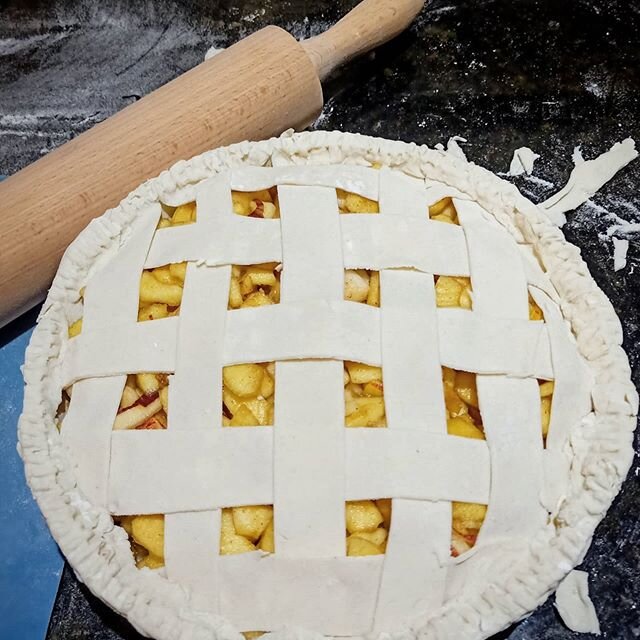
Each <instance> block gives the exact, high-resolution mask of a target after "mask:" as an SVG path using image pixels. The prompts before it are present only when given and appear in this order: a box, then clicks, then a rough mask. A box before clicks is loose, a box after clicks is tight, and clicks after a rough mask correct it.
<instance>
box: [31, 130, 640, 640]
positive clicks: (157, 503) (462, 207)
mask: <svg viewBox="0 0 640 640" xmlns="http://www.w3.org/2000/svg"><path fill="white" fill-rule="evenodd" d="M621 342H622V332H621V328H620V324H619V322H618V319H617V317H616V315H615V313H614V311H613V309H612V307H611V304H610V302H609V301H608V299H607V298H606V296H605V295H604V294H603V293H602V292H601V291H600V290H599V289H598V287H597V285H596V283H595V282H594V281H593V279H592V278H591V276H590V274H589V272H588V270H587V267H586V265H585V264H584V262H583V261H582V260H581V258H580V255H579V251H578V250H577V249H576V248H575V247H573V246H572V245H570V244H568V243H567V242H566V241H565V239H564V237H563V235H562V233H561V232H560V231H559V230H558V229H557V228H556V227H555V226H554V225H553V224H552V223H551V222H550V221H549V220H548V218H546V216H545V214H544V213H542V212H541V211H540V210H539V209H538V208H537V207H536V206H535V205H534V204H532V203H531V202H530V201H528V200H527V199H525V198H524V197H523V196H522V195H520V194H519V192H518V191H517V190H516V189H515V188H514V187H513V186H511V185H510V184H508V183H507V182H505V181H503V180H500V179H499V178H497V177H496V176H495V175H493V174H491V173H489V172H487V171H486V170H484V169H481V168H479V167H477V166H475V165H473V164H470V163H465V162H464V161H462V160H460V159H459V158H456V157H453V156H452V155H450V154H448V153H446V152H444V151H438V150H431V149H427V148H426V147H418V146H416V145H412V144H406V143H400V142H391V141H387V140H382V139H376V138H370V137H365V136H359V135H353V134H342V133H327V132H315V133H305V134H288V135H285V136H283V137H281V138H278V139H274V140H269V141H265V142H257V143H248V142H247V143H242V144H238V145H234V146H231V147H227V148H225V149H218V150H214V151H211V152H208V153H205V154H203V155H201V156H198V157H196V158H193V159H192V160H190V161H188V162H180V163H178V164H177V165H175V166H174V167H173V168H172V169H170V170H169V171H168V172H165V173H164V174H162V175H161V176H159V177H158V178H156V179H154V180H150V181H148V182H146V183H145V184H143V185H142V186H141V187H140V188H139V189H137V190H136V191H135V192H133V193H132V194H130V196H129V197H127V198H126V199H125V200H124V201H123V202H122V203H121V204H120V205H119V206H118V207H116V208H115V209H112V210H110V211H108V212H107V213H105V214H104V215H103V216H101V217H100V218H98V219H96V220H95V221H93V222H92V223H91V224H90V225H89V226H88V227H87V229H86V230H85V231H83V232H82V233H81V234H80V236H79V237H78V239H77V240H76V241H75V242H74V243H73V244H72V245H71V246H70V247H69V249H68V251H67V252H66V254H65V256H64V258H63V260H62V262H61V265H60V268H59V271H58V274H57V276H56V278H55V280H54V283H53V285H52V288H51V291H50V293H49V296H48V298H47V301H46V303H45V305H44V307H43V310H42V313H41V316H40V319H39V323H38V326H37V328H36V330H35V332H34V334H33V338H32V341H31V344H30V346H29V349H28V352H27V358H26V363H25V368H24V375H25V380H26V390H25V406H24V412H23V415H22V417H21V420H20V427H19V430H20V434H19V435H20V449H21V453H22V455H23V458H24V461H25V468H26V475H27V479H28V481H29V484H30V486H31V488H32V491H33V493H34V496H35V498H36V499H37V501H38V503H39V504H40V507H41V509H42V512H43V514H44V515H45V517H46V518H47V521H48V524H49V527H50V529H51V531H52V534H53V535H54V537H55V539H56V540H57V542H58V544H59V545H60V548H61V550H62V552H63V553H64V554H65V556H66V557H67V559H68V560H69V562H70V564H71V565H72V566H73V568H74V569H75V571H76V573H77V574H78V576H79V577H80V579H81V580H83V581H84V582H85V583H86V584H87V585H88V587H89V588H90V589H91V590H92V591H93V592H94V593H95V594H96V595H97V596H98V597H100V598H101V599H102V600H104V601H105V602H106V603H107V604H109V605H110V606H111V607H112V608H114V609H115V610H116V611H118V612H120V613H121V614H123V615H125V616H126V617H127V618H128V619H129V621H130V622H131V623H132V624H133V625H134V626H135V627H136V628H137V629H138V630H140V631H141V632H142V633H144V634H146V635H149V636H152V637H155V638H186V637H188V638H238V637H239V632H243V633H245V635H247V636H249V637H250V636H252V635H258V634H260V633H263V632H271V633H272V635H273V636H274V637H275V636H277V637H284V636H285V635H286V636H287V637H289V636H291V635H294V636H295V637H301V638H306V637H309V638H310V637H312V636H314V637H318V636H319V635H325V636H347V637H351V636H362V635H365V634H368V635H372V637H382V636H385V637H386V636H388V635H389V634H393V635H394V636H397V637H409V636H414V635H416V634H419V635H420V636H421V637H423V638H452V637H455V638H484V637H488V636H489V635H491V634H492V633H495V632H497V631H499V630H500V629H503V628H505V627H506V626H508V625H509V624H511V623H512V622H514V621H515V620H518V619H520V618H522V617H523V616H525V615H527V614H528V613H529V612H530V611H532V610H533V609H534V608H535V607H536V606H537V605H538V604H540V603H541V602H542V601H543V600H544V599H546V597H547V596H548V595H549V594H550V593H551V592H553V591H554V589H555V588H556V587H557V585H558V583H559V582H560V580H562V578H563V577H564V576H565V575H566V574H567V573H568V572H569V571H570V570H571V569H572V567H574V566H575V565H576V564H578V563H579V562H580V560H581V558H582V557H583V555H584V553H585V552H586V549H587V548H588V546H589V542H590V539H591V536H592V534H593V531H594V529H595V527H596V525H597V524H598V522H599V521H600V520H601V518H602V517H603V515H604V513H605V512H606V510H607V508H608V506H609V504H610V502H611V500H612V499H613V497H614V496H615V495H616V493H617V491H618V490H619V487H620V484H621V482H622V480H623V479H624V477H625V475H626V473H627V470H628V468H629V465H630V463H631V459H632V456H633V449H632V444H631V443H632V436H633V429H634V427H635V416H636V414H637V394H636V391H635V389H634V387H633V385H632V383H631V381H630V370H629V365H628V361H627V358H626V355H625V354H624V352H623V351H622V349H621V347H620V345H621ZM252 426H259V427H260V428H255V429H254V428H250V427H252ZM232 427H237V428H232ZM349 427H353V428H349Z"/></svg>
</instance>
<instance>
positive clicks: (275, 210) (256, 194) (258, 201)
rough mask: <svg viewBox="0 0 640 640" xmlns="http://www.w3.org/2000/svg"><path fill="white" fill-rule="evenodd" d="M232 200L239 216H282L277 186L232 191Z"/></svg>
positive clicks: (234, 210)
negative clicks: (256, 189)
mask: <svg viewBox="0 0 640 640" xmlns="http://www.w3.org/2000/svg"><path fill="white" fill-rule="evenodd" d="M231 201H232V204H233V212H234V213H235V214H236V215H238V216H246V217H249V218H264V219H267V220H268V219H272V218H279V217H280V204H279V202H278V188H277V187H269V188H268V189H261V190H259V191H232V192H231Z"/></svg>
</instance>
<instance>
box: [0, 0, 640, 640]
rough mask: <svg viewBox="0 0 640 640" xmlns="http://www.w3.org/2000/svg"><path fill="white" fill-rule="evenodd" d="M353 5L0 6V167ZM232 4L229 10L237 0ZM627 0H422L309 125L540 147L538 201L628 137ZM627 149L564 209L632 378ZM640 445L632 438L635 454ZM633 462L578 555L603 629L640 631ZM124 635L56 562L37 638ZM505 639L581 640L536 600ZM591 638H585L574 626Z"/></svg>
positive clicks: (632, 40) (639, 258)
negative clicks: (580, 157) (578, 166)
mask: <svg viewBox="0 0 640 640" xmlns="http://www.w3.org/2000/svg"><path fill="white" fill-rule="evenodd" d="M354 4H355V2H354V1H353V0H351V1H349V0H340V1H339V2H332V1H331V0H318V1H316V2H311V1H307V0H281V1H279V0H266V1H265V2H257V1H249V2H244V3H243V2H240V1H239V0H218V1H217V2H215V3H210V2H204V1H203V0H192V1H188V0H182V1H180V2H178V1H175V0H174V1H173V2H168V1H167V2H149V1H144V2H139V3H136V6H135V7H134V6H129V5H128V4H127V3H123V2H119V1H118V0H102V2H95V1H76V2H74V1H70V0H61V1H58V2H55V1H52V2H50V3H48V4H47V3H40V2H36V1H35V0H32V1H30V2H19V1H17V0H16V1H9V2H7V1H4V2H0V16H1V20H0V61H1V62H2V64H1V65H0V140H1V147H0V174H1V173H5V174H10V173H12V172H14V171H16V170H18V169H19V168H21V167H22V166H24V165H26V164H28V163H29V162H32V161H33V160H35V159H37V158H38V157H39V156H40V155H42V154H44V153H46V152H47V151H48V150H50V149H52V148H54V147H55V146H57V145H59V144H61V143H62V142H64V141H65V140H68V139H69V138H71V137H73V136H74V135H75V134H77V133H79V132H81V131H83V130H85V129H86V128H88V127H90V126H91V125H92V124H94V123H96V122H98V121H100V120H102V119H104V118H106V117H107V116H109V115H111V114H112V113H114V112H115V111H117V110H118V109H120V108H122V107H124V106H125V105H127V104H129V103H130V102H131V101H133V100H136V99H137V98H138V97H139V96H142V95H144V94H146V93H148V92H149V91H151V90H153V89H155V88H156V87H158V86H160V85H161V84H163V83H165V82H167V81H168V80H170V79H171V78H173V77H175V76H176V75H178V74H179V73H181V72H183V71H185V70H187V69H189V68H190V67H192V66H194V65H195V64H197V63H198V62H200V61H201V60H202V57H203V56H204V52H205V51H206V50H207V48H208V47H209V46H212V45H215V46H217V47H223V46H227V45H230V44H232V43H233V42H235V41H236V40H237V39H239V38H240V37H242V36H243V35H246V34H248V33H250V32H252V31H255V30H257V29H258V28H260V27H262V26H264V25H266V24H277V25H280V26H282V27H284V28H286V29H288V30H289V31H291V32H292V33H294V34H295V35H296V36H298V37H304V36H309V35H313V34H315V33H317V32H318V31H321V30H324V29H325V28H326V27H327V26H328V25H329V24H330V23H332V22H334V21H335V20H336V19H337V18H338V17H339V16H340V15H341V14H343V13H344V12H345V11H346V10H347V9H349V8H350V7H351V6H353V5H354ZM238 6H239V8H238ZM638 33H640V3H638V2H637V1H635V0H629V1H628V2H623V1H621V0H602V1H600V2H598V1H595V0H573V1H568V0H567V1H565V2H558V1H557V0H518V1H509V0H476V1H475V2H470V1H469V2H465V1H458V2H455V1H451V2H446V1H444V0H435V1H434V2H432V3H431V4H430V7H429V8H428V9H426V10H425V11H424V12H423V13H422V14H421V16H420V17H419V19H418V20H417V21H416V23H415V24H414V25H413V26H412V28H411V29H410V30H409V31H408V32H407V33H405V34H403V35H402V36H400V37H399V38H397V39H396V40H395V41H393V42H391V43H389V44H387V45H385V46H384V47H381V48H380V49H379V50H377V51H376V52H375V54H371V55H369V56H367V57H366V58H364V59H362V60H360V61H358V62H355V63H353V64H351V65H349V66H348V67H347V68H345V69H344V70H342V71H341V72H338V73H336V74H334V76H333V77H332V78H331V79H330V80H329V82H327V83H326V85H325V97H326V107H325V109H324V111H323V114H322V116H321V117H320V118H319V120H318V122H317V123H316V125H315V127H316V128H319V129H340V130H345V131H358V132H362V133H367V134H372V135H378V136H383V137H387V138H393V139H403V140H412V141H415V142H417V143H426V144H429V145H434V144H436V143H438V142H446V140H447V138H448V137H449V136H452V135H461V136H463V137H465V138H467V139H468V143H467V144H465V145H462V146H463V148H464V150H465V151H466V153H467V156H468V157H469V159H470V160H473V161H474V162H476V163H478V164H481V165H484V166H486V167H488V168H490V169H492V170H494V171H506V170H507V169H508V166H509V161H510V159H511V154H512V152H513V150H514V149H515V148H517V147H519V146H522V145H525V144H526V145H527V146H530V147H531V148H532V149H533V150H534V151H536V152H537V153H539V154H541V156H542V157H541V159H540V160H539V161H538V162H537V163H536V166H535V171H534V173H535V176H537V179H536V178H517V179H515V180H514V181H515V183H516V184H517V185H518V187H519V188H521V190H522V191H523V192H524V193H525V195H527V196H529V197H531V198H532V199H533V200H534V201H539V200H541V199H543V198H545V197H547V196H548V195H550V194H551V193H553V192H555V191H556V190H557V189H559V188H560V187H561V186H562V185H563V184H564V183H565V182H566V179H567V177H568V175H569V172H570V170H571V168H572V163H571V160H570V156H571V152H572V150H573V148H574V146H575V145H577V144H580V145H581V147H582V150H583V153H584V155H585V157H586V158H589V157H593V156H595V155H597V154H598V153H601V152H602V151H605V150H606V149H608V148H609V147H610V146H611V145H612V144H613V143H614V142H616V141H618V140H621V139H623V138H625V137H627V136H632V137H635V138H636V139H640V76H639V72H638V69H639V68H640V47H639V46H638ZM639 182H640V162H638V161H636V162H635V163H633V164H632V165H630V166H629V167H627V169H625V170H624V171H623V172H621V173H620V174H619V175H618V176H616V178H614V180H612V181H611V182H610V183H609V184H608V185H607V186H606V187H604V188H603V189H602V191H601V192H600V194H598V195H597V196H595V197H594V198H593V201H592V203H591V204H589V203H588V204H586V205H583V206H582V207H580V208H579V209H578V210H577V212H576V213H575V214H572V215H570V220H569V223H568V224H567V225H566V227H565V233H566V235H567V238H568V239H569V240H570V241H571V242H573V243H575V244H577V245H578V246H579V247H580V248H581V249H582V252H583V256H584V257H585V259H586V261H587V262H588V264H589V267H590V269H591V272H592V273H593V275H594V277H595V279H596V280H597V282H598V283H599V285H600V286H601V287H602V288H603V290H604V291H605V292H606V293H607V295H608V296H609V297H610V298H611V300H612V302H613V305H614V307H615V309H616V311H617V312H618V314H619V316H620V318H621V320H622V324H623V327H624V332H625V347H626V349H627V352H628V353H629V356H630V360H631V364H632V368H633V377H634V382H635V383H636V386H638V383H639V382H640V370H639V368H638V365H639V361H638V360H639V357H640V348H639V347H638V341H639V340H640V322H639V315H640V314H639V313H638V308H639V302H640V284H639V280H638V275H637V273H635V269H636V268H637V267H638V264H639V262H640V242H639V239H640V237H639V236H638V235H635V236H634V235H631V236H628V237H629V240H630V247H629V253H628V264H627V267H626V268H625V269H624V270H622V271H619V272H614V271H613V259H612V253H613V247H612V244H611V241H610V239H608V238H606V237H604V234H605V233H606V230H607V228H608V227H609V226H610V225H611V224H613V223H614V222H615V220H616V216H620V217H621V218H623V219H625V220H628V221H632V222H640V198H639V197H638V193H637V187H638V184H639ZM638 450H640V447H639V446H638V439H637V437H636V451H638ZM639 472H640V465H639V464H638V459H637V456H636V460H635V464H634V467H633V469H632V470H631V472H630V475H629V478H628V480H627V482H626V483H625V485H624V488H623V491H622V493H621V495H620V496H619V497H618V498H617V500H616V501H615V503H614V505H613V507H612V508H611V510H610V511H609V513H608V515H607V517H606V519H605V520H604V521H603V523H602V524H601V525H600V527H599V528H598V530H597V532H596V535H595V537H594V541H593V545H592V547H591V549H590V551H589V553H588V554H587V557H586V559H585V561H584V563H583V565H582V568H584V569H585V570H587V571H589V572H590V576H591V577H590V585H591V593H592V598H593V600H594V603H595V606H596V610H597V611H598V615H599V618H600V622H601V626H602V631H603V637H605V638H612V639H615V640H618V639H622V640H624V639H626V638H629V639H631V638H638V637H640V612H639V610H638V603H640V525H639V523H638V517H637V512H638V510H639V508H640V483H639V482H638V477H639V475H640V474H639ZM89 637H90V638H93V639H96V640H102V639H109V640H112V639H114V638H123V639H130V638H136V637H138V636H137V634H136V633H135V632H134V631H133V630H132V629H131V628H130V627H129V626H128V625H127V623H126V622H124V621H123V620H122V619H121V618H119V617H118V616H116V615H114V614H113V613H112V612H111V611H110V610H109V609H107V608H106V607H105V606H104V605H102V604H101V603H100V602H98V601H97V600H96V599H95V598H94V597H93V596H91V595H90V594H88V593H87V591H86V589H85V588H84V587H82V586H80V585H79V584H78V583H77V581H76V580H75V578H74V577H73V574H72V572H71V571H69V570H68V569H67V570H66V571H65V573H64V575H63V579H62V583H61V588H60V591H59V594H58V599H57V601H56V606H55V609H54V613H53V616H52V619H51V624H50V628H49V638H56V639H62V638H89ZM500 637H501V638H509V639H510V640H525V639H533V638H536V639H540V640H549V639H554V640H555V639H559V640H565V639H569V638H577V637H580V636H579V635H578V634H574V633H572V632H570V631H568V630H567V629H566V628H565V627H564V626H563V625H562V623H561V622H560V621H559V618H558V617H557V615H556V614H555V612H554V609H553V607H552V605H551V602H547V603H546V604H545V605H543V606H542V607H541V608H540V609H538V610H537V611H536V612H535V613H534V614H533V615H532V616H530V617H529V618H528V619H527V620H525V621H524V622H522V623H520V624H519V625H516V626H515V627H514V628H512V629H510V630H509V631H508V632H506V633H505V634H502V635H501V636H500ZM582 637H586V636H582Z"/></svg>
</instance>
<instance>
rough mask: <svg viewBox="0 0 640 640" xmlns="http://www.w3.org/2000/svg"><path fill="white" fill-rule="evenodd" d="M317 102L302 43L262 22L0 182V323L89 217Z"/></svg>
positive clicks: (311, 113)
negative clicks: (185, 162) (181, 164)
mask: <svg viewBox="0 0 640 640" xmlns="http://www.w3.org/2000/svg"><path fill="white" fill-rule="evenodd" d="M321 109H322V88H321V86H320V81H319V79H318V76H317V73H316V70H315V68H314V66H313V64H312V62H311V60H310V59H309V57H308V55H307V54H306V52H305V51H304V49H303V48H302V46H301V45H300V43H299V42H298V41H297V40H296V39H295V38H293V37H292V36H291V35H289V34H288V33H287V32H286V31H283V30H282V29H279V28H278V27H266V28H265V29H262V30H261V31H258V32H256V33H255V34H253V35H251V36H249V37H248V38H245V39H244V40H242V41H240V42H238V43H237V44H235V45H233V46H232V47H230V48H228V49H226V50H225V51H223V52H221V53H220V54H218V55H217V56H215V57H213V58H211V59H210V60H207V61H206V62H203V63H202V64H200V65H198V66H197V67H195V68H194V69H192V70H190V71H188V72H187V73H185V74H183V75H181V76H179V77H178V78H176V79H175V80H173V81H171V82H169V83H168V84H166V85H164V86H163V87H161V88H160V89H158V90H156V91H154V92H153V93H151V94H149V95H148V96H146V97H144V98H142V99H141V100H139V101H138V102H136V103H134V104H132V105H130V106H128V107H126V108H125V109H123V110H122V111H120V112H119V113H117V114H116V115H114V116H113V117H111V118H109V119H108V120H106V121H104V122H102V123H100V124H98V125H96V126H95V127H93V128H92V129H90V130H89V131H87V132H85V133H83V134H81V135H79V136H78V137H77V138H75V139H74V140H72V141H71V142H69V143H67V144H65V145H63V146H62V147H60V148H59V149H56V150H54V151H52V152H51V153H49V154H47V155H46V156H44V157H43V158H41V159H40V160H38V161H36V162H34V163H33V164H31V165H29V166H28V167H26V168H25V169H23V170H22V171H20V172H18V173H17V174H15V175H14V176H12V177H10V178H8V179H6V180H4V181H3V182H0V203H1V204H0V211H1V215H2V232H1V235H0V326H3V325H4V324H6V323H7V322H10V321H11V320H12V319H13V318H16V317H17V316H18V315H20V314H21V313H23V312H24V311H26V310H28V309H29V308H31V307H32V306H33V305H35V304H37V303H38V302H39V301H40V300H42V298H43V297H44V295H45V293H46V290H47V288H48V287H49V285H50V283H51V280H52V278H53V276H54V274H55V271H56V269H57V267H58V263H59V261H60V257H61V256H62V253H63V252H64V250H65V249H66V248H67V246H68V245H69V244H70V243H71V241H72V240H73V239H74V238H75V237H76V236H77V235H78V233H79V232H80V231H81V230H82V229H83V228H84V227H85V226H86V224H87V222H88V220H89V219H90V218H93V217H96V216H98V215H101V214H102V213H103V212H104V211H106V210H107V209H109V208H110V207H113V206H114V205H115V204H117V203H118V202H119V201H120V200H121V199H122V198H124V197H125V196H126V195H127V194H128V193H129V192H130V191H132V190H133V189H135V188H136V187H137V186H138V185H139V184H140V183H142V182H144V181H145V180H146V179H148V178H149V177H151V176H155V175H157V174H159V173H160V172H162V171H163V170H164V169H167V168H168V167H170V166H171V165H172V164H173V163H175V162H177V161H178V160H180V159H185V158H190V157H191V156H193V155H196V154H198V153H202V152H204V151H206V150H208V149H212V148H215V147H218V146H222V145H226V144H231V143H233V142H238V141H240V140H246V139H264V138H269V137H271V136H274V135H278V134H280V133H281V132H282V131H283V130H285V129H287V128H289V127H294V128H298V129H299V128H304V127H305V126H307V125H308V124H310V123H311V122H313V120H314V119H315V118H316V117H317V115H318V114H319V112H320V110H321Z"/></svg>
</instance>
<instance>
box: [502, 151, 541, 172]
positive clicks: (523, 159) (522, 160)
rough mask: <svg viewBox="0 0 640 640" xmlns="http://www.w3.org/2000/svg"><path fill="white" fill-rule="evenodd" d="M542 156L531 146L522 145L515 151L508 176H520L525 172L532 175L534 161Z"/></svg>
mask: <svg viewBox="0 0 640 640" xmlns="http://www.w3.org/2000/svg"><path fill="white" fill-rule="evenodd" d="M539 157H540V155H539V154H537V153H534V152H533V151H532V150H531V149H529V147H520V148H519V149H516V150H515V151H514V152H513V158H512V159H511V164H510V165H509V171H508V173H507V175H508V176H520V175H522V174H523V173H526V174H527V175H531V174H532V173H533V163H534V162H535V161H536V160H537V159H538V158H539Z"/></svg>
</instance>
